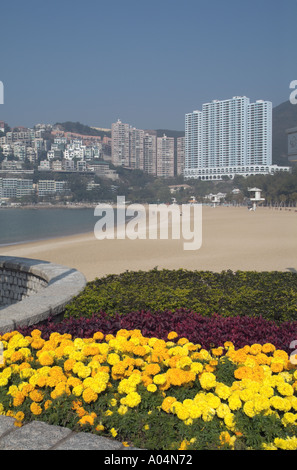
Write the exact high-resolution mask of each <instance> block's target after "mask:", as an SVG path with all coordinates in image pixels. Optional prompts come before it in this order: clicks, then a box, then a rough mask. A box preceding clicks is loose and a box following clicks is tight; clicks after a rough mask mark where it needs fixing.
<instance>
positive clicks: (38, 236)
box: [0, 208, 98, 246]
mask: <svg viewBox="0 0 297 470" xmlns="http://www.w3.org/2000/svg"><path fill="white" fill-rule="evenodd" d="M97 221H98V217H95V216H94V209H91V208H79V209H78V208H77V209H62V208H61V209H57V208H50V209H17V208H16V209H3V208H2V209H0V246H1V245H11V244H15V243H21V242H30V241H36V240H45V239H49V238H55V237H60V236H65V235H76V234H81V233H87V232H93V230H94V226H95V223H96V222H97Z"/></svg>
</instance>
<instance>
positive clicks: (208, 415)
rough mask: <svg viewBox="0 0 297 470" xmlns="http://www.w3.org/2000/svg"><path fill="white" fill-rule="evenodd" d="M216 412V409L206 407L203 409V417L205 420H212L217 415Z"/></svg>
mask: <svg viewBox="0 0 297 470" xmlns="http://www.w3.org/2000/svg"><path fill="white" fill-rule="evenodd" d="M215 414H216V410H214V409H213V408H206V409H204V410H203V411H202V419H203V421H205V422H207V421H211V420H212V419H213V417H214V416H215Z"/></svg>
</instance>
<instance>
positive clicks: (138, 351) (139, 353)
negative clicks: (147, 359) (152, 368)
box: [133, 345, 147, 356]
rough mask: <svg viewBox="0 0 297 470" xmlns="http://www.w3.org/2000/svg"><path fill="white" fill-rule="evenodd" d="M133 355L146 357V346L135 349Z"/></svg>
mask: <svg viewBox="0 0 297 470" xmlns="http://www.w3.org/2000/svg"><path fill="white" fill-rule="evenodd" d="M133 353H134V354H135V356H145V355H146V354H147V350H146V348H145V347H144V346H141V345H139V346H135V347H134V348H133Z"/></svg>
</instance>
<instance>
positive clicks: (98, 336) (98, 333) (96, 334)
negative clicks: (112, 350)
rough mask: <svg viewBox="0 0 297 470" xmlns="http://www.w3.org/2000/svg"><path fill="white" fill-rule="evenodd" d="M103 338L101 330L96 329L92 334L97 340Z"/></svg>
mask: <svg viewBox="0 0 297 470" xmlns="http://www.w3.org/2000/svg"><path fill="white" fill-rule="evenodd" d="M103 338H104V334H103V333H102V332H101V331H97V332H96V333H94V334H93V339H94V340H97V341H101V340H102V339H103Z"/></svg>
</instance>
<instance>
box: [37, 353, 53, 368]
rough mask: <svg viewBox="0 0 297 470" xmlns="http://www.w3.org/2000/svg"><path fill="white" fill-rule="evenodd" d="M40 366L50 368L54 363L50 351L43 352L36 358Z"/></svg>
mask: <svg viewBox="0 0 297 470" xmlns="http://www.w3.org/2000/svg"><path fill="white" fill-rule="evenodd" d="M38 360H39V363H40V364H41V365H42V366H51V365H52V364H53V363H54V357H53V354H52V353H51V351H43V352H42V353H41V354H40V355H39V357H38Z"/></svg>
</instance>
